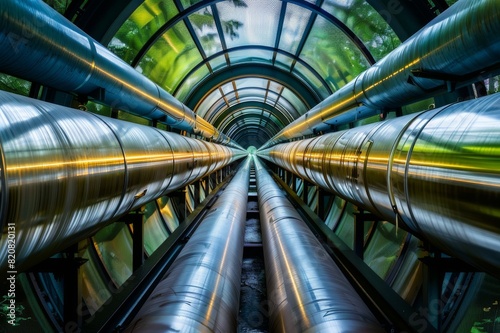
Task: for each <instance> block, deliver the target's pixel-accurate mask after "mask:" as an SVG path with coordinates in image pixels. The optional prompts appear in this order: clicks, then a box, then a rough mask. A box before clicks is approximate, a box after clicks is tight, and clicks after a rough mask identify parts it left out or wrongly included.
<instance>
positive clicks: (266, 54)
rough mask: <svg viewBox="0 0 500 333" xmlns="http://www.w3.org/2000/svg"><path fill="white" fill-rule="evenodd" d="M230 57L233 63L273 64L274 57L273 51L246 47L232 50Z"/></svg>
mask: <svg viewBox="0 0 500 333" xmlns="http://www.w3.org/2000/svg"><path fill="white" fill-rule="evenodd" d="M229 59H230V61H231V64H232V65H235V64H238V63H248V62H260V63H265V64H271V62H272V59H273V52H272V51H266V50H262V49H245V50H239V51H233V52H230V53H229Z"/></svg>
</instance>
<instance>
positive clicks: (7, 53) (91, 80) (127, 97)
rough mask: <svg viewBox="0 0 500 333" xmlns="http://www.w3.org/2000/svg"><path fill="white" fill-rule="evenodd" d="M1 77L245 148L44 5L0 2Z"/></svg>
mask: <svg viewBox="0 0 500 333" xmlns="http://www.w3.org/2000/svg"><path fill="white" fill-rule="evenodd" d="M0 71H1V72H3V73H6V74H10V75H14V76H17V77H19V78H22V79H25V80H30V81H34V82H39V83H42V84H44V85H46V86H49V87H53V88H56V89H58V90H61V91H66V92H73V93H78V94H81V95H91V96H94V97H95V98H96V99H97V100H99V101H101V102H102V103H104V104H107V105H109V106H111V107H113V108H117V109H121V110H125V111H128V112H130V113H133V114H136V115H139V116H142V117H146V118H149V119H155V120H158V121H160V122H163V123H165V124H168V125H170V126H172V127H174V128H178V129H181V130H186V131H188V132H190V133H196V134H199V135H201V136H203V137H205V138H209V139H212V140H213V141H215V142H217V143H222V144H227V145H231V146H233V147H235V148H241V147H239V145H238V144H236V143H235V142H232V141H231V140H230V139H229V138H228V137H227V136H226V135H224V134H223V133H220V132H219V131H218V130H217V129H216V128H215V127H213V126H212V125H211V124H210V123H208V122H207V121H206V120H204V119H203V118H201V117H197V116H196V114H195V113H194V112H193V111H192V110H190V109H189V108H188V107H186V106H185V105H183V104H182V103H181V102H179V101H178V100H177V99H175V98H174V97H173V96H172V95H170V94H169V93H168V92H166V91H165V90H164V89H162V88H161V87H160V86H158V85H157V84H156V83H154V82H152V81H151V80H150V79H148V78H146V77H145V76H144V75H142V74H140V73H139V72H138V71H137V70H135V69H134V68H132V67H131V66H130V65H128V64H127V63H125V62H124V61H123V60H121V59H120V58H118V57H117V56H116V55H115V54H113V53H112V52H111V51H109V50H108V49H107V48H105V47H104V46H102V45H101V44H99V43H98V42H96V41H95V40H94V39H92V38H91V37H90V36H89V35H87V34H86V33H85V32H83V31H82V30H81V29H79V28H78V27H76V26H75V25H74V24H73V23H71V22H70V21H68V20H67V19H66V18H64V17H63V16H62V15H60V14H59V13H58V12H57V11H55V10H54V9H52V8H51V7H49V6H48V5H47V4H45V3H44V2H42V1H36V0H26V1H15V0H3V1H2V4H1V6H0Z"/></svg>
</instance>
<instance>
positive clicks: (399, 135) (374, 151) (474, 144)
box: [259, 94, 500, 276]
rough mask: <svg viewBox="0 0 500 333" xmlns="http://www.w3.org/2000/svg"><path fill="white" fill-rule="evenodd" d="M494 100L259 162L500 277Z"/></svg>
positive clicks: (499, 143) (498, 110)
mask: <svg viewBox="0 0 500 333" xmlns="http://www.w3.org/2000/svg"><path fill="white" fill-rule="evenodd" d="M499 147H500V94H494V95H490V96H487V97H482V98H480V99H476V100H472V101H467V102H462V103H457V104H452V105H449V106H447V107H443V108H439V109H434V110H431V111H426V112H423V113H419V114H414V115H409V116H405V117H400V118H396V119H392V120H387V121H384V122H379V123H375V124H370V125H367V126H361V127H357V128H354V129H351V130H347V131H342V132H338V133H331V134H327V135H323V136H320V137H316V138H313V139H307V140H302V141H296V142H291V143H285V144H280V145H277V146H275V147H272V148H270V149H268V150H266V151H262V152H260V155H259V156H261V157H263V158H266V159H269V160H270V161H272V162H274V163H276V164H278V165H280V166H282V167H284V168H285V169H287V170H290V171H292V172H294V173H296V174H297V175H300V176H301V177H303V178H305V179H307V180H309V181H310V182H312V183H314V184H317V185H320V186H321V187H323V188H324V189H327V190H329V191H332V192H334V193H337V194H338V195H340V196H341V197H343V198H344V199H346V200H348V201H350V202H352V203H354V204H356V205H358V206H360V207H363V208H365V209H367V210H369V211H372V212H374V213H377V214H379V215H380V216H382V217H383V218H384V219H386V220H388V221H391V222H393V223H398V222H399V223H404V225H405V226H406V228H407V229H408V230H410V231H411V232H413V233H415V234H416V235H418V236H419V237H421V238H423V239H427V240H429V241H430V242H431V243H432V244H434V245H435V246H436V247H437V248H440V249H441V250H443V251H444V252H446V253H448V254H449V255H452V256H455V257H457V258H460V259H462V260H463V261H465V262H468V263H469V264H471V265H473V266H475V267H477V268H479V269H480V270H483V271H486V272H489V273H491V274H494V275H496V276H499V275H500V273H499V272H500V223H499V222H500V205H499V202H500V154H499Z"/></svg>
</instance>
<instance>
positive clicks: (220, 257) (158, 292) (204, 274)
mask: <svg viewBox="0 0 500 333" xmlns="http://www.w3.org/2000/svg"><path fill="white" fill-rule="evenodd" d="M249 164H250V158H247V160H246V161H245V162H244V163H243V165H242V166H241V168H240V170H239V171H238V172H237V173H236V175H235V176H234V178H233V179H232V180H231V182H230V183H229V185H228V186H227V187H226V188H225V189H224V191H223V192H222V194H221V195H220V196H219V198H218V199H217V201H216V202H215V204H214V205H213V206H212V209H211V210H210V211H209V212H208V214H207V215H206V217H205V218H204V219H203V221H202V222H201V224H200V226H199V227H198V228H197V229H196V231H195V233H194V234H193V236H192V237H191V238H190V239H189V241H188V242H187V244H186V245H185V247H184V248H183V249H182V251H181V253H180V254H179V256H178V257H177V258H176V259H175V261H174V263H173V264H172V266H171V267H170V268H169V270H168V272H167V273H166V274H165V276H164V277H163V279H162V280H161V282H160V283H159V284H158V285H157V286H156V288H155V289H154V291H153V293H152V294H151V295H150V296H149V298H148V300H147V301H146V302H145V303H144V305H143V307H142V308H141V310H140V311H139V313H138V314H137V316H136V317H135V318H134V319H133V321H132V323H131V324H130V325H129V326H128V328H127V329H126V330H125V331H126V332H127V333H128V332H154V333H156V332H207V333H208V332H236V331H237V319H238V309H239V297H240V284H241V264H242V260H243V244H244V236H245V219H246V212H247V198H248V182H249V176H250V165H249Z"/></svg>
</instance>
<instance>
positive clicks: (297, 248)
mask: <svg viewBox="0 0 500 333" xmlns="http://www.w3.org/2000/svg"><path fill="white" fill-rule="evenodd" d="M254 160H255V174H256V179H257V195H258V200H259V210H260V221H261V228H262V245H263V247H264V261H265V266H266V279H267V290H268V304H269V315H270V320H269V331H270V332H287V333H290V332H385V330H383V329H382V327H381V325H380V323H379V322H378V321H377V320H376V319H375V316H374V315H373V314H372V313H371V312H370V310H369V309H368V307H367V306H366V304H365V303H364V302H363V301H362V300H361V297H360V296H359V295H358V294H357V293H356V291H355V290H354V288H353V287H352V285H351V284H350V283H349V281H348V280H347V279H346V278H345V276H344V275H343V274H342V271H341V270H340V268H338V266H337V265H336V264H335V263H334V261H333V260H332V259H331V258H330V256H329V255H328V254H327V252H326V251H325V250H324V248H323V247H322V245H321V244H320V242H319V241H318V240H317V239H316V238H315V237H314V235H313V233H312V232H311V230H310V229H309V228H308V227H307V225H306V224H305V222H304V221H303V220H302V218H301V217H300V215H299V213H298V212H297V211H296V210H295V209H294V207H293V206H292V204H291V203H290V202H289V201H288V200H287V199H286V198H285V196H284V194H283V193H282V191H281V189H280V188H279V187H278V185H277V184H276V183H275V182H274V181H273V179H272V178H271V176H270V175H269V174H268V172H267V171H266V170H265V169H264V168H263V166H262V164H261V163H260V161H259V160H258V158H255V159H254Z"/></svg>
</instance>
